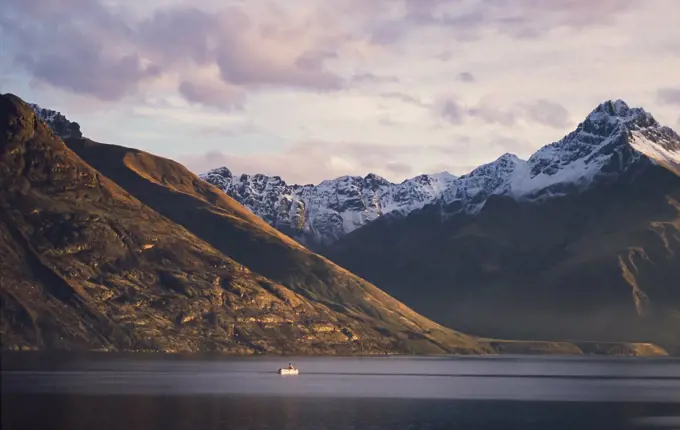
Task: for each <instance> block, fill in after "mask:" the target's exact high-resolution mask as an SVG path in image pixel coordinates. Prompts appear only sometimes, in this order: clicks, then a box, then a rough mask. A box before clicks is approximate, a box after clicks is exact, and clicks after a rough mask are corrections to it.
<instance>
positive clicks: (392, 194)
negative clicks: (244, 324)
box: [201, 167, 456, 248]
mask: <svg viewBox="0 0 680 430" xmlns="http://www.w3.org/2000/svg"><path fill="white" fill-rule="evenodd" d="M201 178H203V179H204V180H206V181H207V182H210V183H211V184H213V185H215V186H216V187H218V188H220V189H221V190H222V191H224V192H225V193H227V194H229V195H230V196H231V197H233V198H234V199H236V200H237V201H238V202H239V203H241V204H243V205H244V206H246V207H247V208H249V209H250V210H251V211H253V213H254V214H256V215H257V216H259V217H260V218H262V219H264V220H265V221H266V222H267V223H269V224H270V225H272V226H274V227H275V228H277V229H278V230H280V231H282V232H284V233H285V234H287V235H289V236H290V237H293V238H295V239H297V240H298V241H299V242H301V243H303V244H305V245H307V246H309V247H311V248H318V247H319V246H323V245H330V244H331V243H333V242H335V241H336V240H338V239H339V238H341V237H343V236H344V235H346V234H348V233H350V232H352V231H354V230H356V229H357V228H359V227H362V226H364V225H365V224H366V223H368V222H370V221H373V220H375V219H377V218H378V217H380V216H382V215H385V214H388V213H391V214H393V215H396V214H401V215H406V214H408V213H410V212H412V211H414V210H416V209H420V208H422V207H424V206H426V205H428V204H430V203H432V202H433V201H435V200H437V199H439V198H440V197H441V196H442V193H443V192H444V190H445V189H447V187H448V186H449V185H450V184H451V183H452V182H453V181H454V180H455V179H456V177H455V176H453V175H451V174H449V173H447V172H443V173H438V174H432V175H420V176H416V177H415V178H412V179H408V180H405V181H403V182H401V183H399V184H395V183H392V182H390V181H388V180H387V179H385V178H382V177H380V176H378V175H376V174H373V173H370V174H368V175H366V177H361V176H342V177H340V178H337V179H333V180H327V181H323V182H322V183H320V184H318V185H288V184H287V183H286V182H285V181H283V180H282V179H281V178H280V177H279V176H265V175H262V174H255V175H247V174H241V175H239V176H234V175H232V173H231V172H230V171H229V169H228V168H226V167H221V168H218V169H213V170H211V171H209V172H208V173H206V174H203V175H201Z"/></svg>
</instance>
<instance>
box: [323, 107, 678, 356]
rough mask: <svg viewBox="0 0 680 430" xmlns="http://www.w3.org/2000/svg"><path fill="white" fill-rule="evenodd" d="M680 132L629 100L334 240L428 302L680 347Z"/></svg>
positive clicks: (522, 332) (363, 265)
mask: <svg viewBox="0 0 680 430" xmlns="http://www.w3.org/2000/svg"><path fill="white" fill-rule="evenodd" d="M678 174H680V136H678V135H677V134H676V133H675V132H674V131H673V130H671V129H670V128H668V127H664V126H661V125H660V124H659V123H658V122H657V121H656V120H655V119H654V118H653V117H652V116H651V115H650V114H649V113H647V112H645V111H644V110H643V109H640V108H630V107H629V106H628V105H626V104H625V103H624V102H623V101H620V100H618V101H613V102H606V103H603V104H601V105H599V106H598V107H597V108H596V109H595V110H594V111H593V112H591V113H590V114H589V115H588V117H587V118H586V119H585V120H584V121H583V122H582V123H581V124H579V125H578V127H577V128H576V130H575V131H574V132H572V133H570V134H568V135H567V136H565V137H564V138H563V139H561V140H560V141H558V142H555V143H553V144H550V145H547V146H545V147H543V148H542V149H540V150H539V151H537V152H536V153H535V154H534V155H533V156H531V157H530V158H529V160H527V161H523V160H520V159H518V158H517V157H515V156H513V155H509V154H506V155H504V156H502V157H500V158H499V159H498V160H496V161H494V162H492V163H489V164H487V165H484V166H481V167H479V168H477V169H475V170H474V171H472V172H471V173H470V174H468V175H464V176H461V177H460V178H457V179H456V180H455V181H452V182H451V183H450V184H449V186H448V188H447V189H446V190H445V191H444V192H443V195H442V198H441V199H440V200H439V201H437V202H435V203H433V204H431V205H429V206H427V207H425V208H424V209H422V210H420V211H415V212H412V213H411V214H409V215H408V216H406V217H401V218H396V217H385V218H381V219H379V220H376V221H374V222H372V223H370V224H368V225H366V226H365V227H362V228H361V229H359V230H357V231H355V232H353V233H351V234H349V235H347V236H345V237H344V238H341V239H340V240H339V241H337V242H335V243H333V244H332V245H331V246H330V247H328V248H326V249H325V250H322V253H324V254H325V255H327V256H329V257H330V258H331V259H332V260H333V261H336V262H337V263H339V264H341V265H343V266H344V267H347V268H348V269H350V270H352V271H353V272H354V273H356V274H358V275H359V276H361V277H363V278H364V279H367V280H368V281H370V282H373V283H374V284H376V285H377V286H378V287H380V288H382V289H384V290H385V291H387V292H388V293H390V294H392V295H394V296H395V297H396V298H398V299H399V300H402V301H403V302H405V303H406V304H408V305H409V306H412V307H413V308H414V309H415V310H416V311H418V312H420V313H422V314H424V315H426V316H428V317H430V318H433V319H434V320H436V321H438V322H440V323H442V324H444V325H447V326H449V327H454V328H456V329H460V330H466V331H468V332H471V333H474V334H477V335H482V336H495V337H505V338H513V339H517V338H523V339H528V338H532V339H551V340H568V339H589V340H615V341H656V342H660V343H661V344H663V345H665V346H666V347H667V348H669V349H670V350H671V351H674V352H675V353H680V257H679V256H680V177H679V176H678Z"/></svg>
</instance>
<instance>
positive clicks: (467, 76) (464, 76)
mask: <svg viewBox="0 0 680 430" xmlns="http://www.w3.org/2000/svg"><path fill="white" fill-rule="evenodd" d="M456 79H458V80H459V81H461V82H474V81H475V76H474V75H473V74H472V73H470V72H461V73H459V74H458V76H456Z"/></svg>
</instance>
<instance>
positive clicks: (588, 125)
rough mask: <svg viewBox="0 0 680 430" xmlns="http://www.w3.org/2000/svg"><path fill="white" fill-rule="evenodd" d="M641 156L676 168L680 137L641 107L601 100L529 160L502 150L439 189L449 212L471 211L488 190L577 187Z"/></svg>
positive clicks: (532, 194)
mask: <svg viewBox="0 0 680 430" xmlns="http://www.w3.org/2000/svg"><path fill="white" fill-rule="evenodd" d="M641 159H645V160H650V161H651V162H654V163H656V164H661V165H664V166H666V167H668V168H670V169H671V170H673V171H676V172H678V171H680V138H678V136H677V134H675V132H673V131H672V130H670V129H669V128H667V127H662V126H660V125H659V123H658V122H656V120H655V119H654V118H653V117H652V116H651V115H650V114H649V113H647V112H646V111H645V110H644V109H642V108H636V107H633V108H631V107H630V106H628V104H626V102H624V101H623V100H616V101H606V102H604V103H601V104H600V105H599V106H598V107H597V108H595V110H593V111H592V112H591V113H590V114H589V115H588V116H587V117H586V119H585V121H583V122H582V123H581V124H579V125H578V127H577V128H576V130H574V131H573V132H571V133H569V134H568V135H567V136H565V137H564V138H562V139H561V140H559V141H557V142H554V143H551V144H549V145H546V146H544V147H543V148H541V149H539V150H538V151H536V152H535V153H534V154H533V155H532V156H531V157H530V158H529V160H527V161H524V160H521V159H519V158H518V157H517V156H515V155H513V154H504V155H502V156H501V157H499V158H498V159H497V160H496V161H493V162H492V163H489V164H485V165H483V166H480V167H478V168H477V169H475V170H473V171H472V172H471V173H470V174H468V175H464V176H461V177H460V178H458V180H456V181H453V182H452V183H451V185H450V186H449V188H448V189H447V190H445V191H444V193H443V203H445V204H448V205H451V207H452V208H453V209H452V210H453V211H454V212H457V211H465V212H468V213H476V212H478V211H479V210H481V208H482V207H483V206H484V204H485V203H486V200H487V199H488V197H489V196H491V195H508V196H511V197H513V198H516V199H522V200H542V199H545V198H550V197H555V196H561V195H565V194H568V193H572V192H581V191H583V190H584V189H586V188H588V187H589V186H590V185H591V184H592V183H594V182H598V181H600V180H608V179H611V178H613V177H616V176H617V175H618V174H620V173H621V172H623V171H626V170H627V169H628V168H630V167H631V166H633V165H635V163H637V162H639V160H641ZM449 212H450V211H449Z"/></svg>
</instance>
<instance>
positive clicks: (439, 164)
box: [0, 0, 680, 183]
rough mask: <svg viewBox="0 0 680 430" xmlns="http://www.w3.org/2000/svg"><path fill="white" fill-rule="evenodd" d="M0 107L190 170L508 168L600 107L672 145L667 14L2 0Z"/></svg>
mask: <svg viewBox="0 0 680 430" xmlns="http://www.w3.org/2000/svg"><path fill="white" fill-rule="evenodd" d="M2 9H3V10H2V13H1V14H0V92H2V93H6V92H11V93H14V94H16V95H18V96H20V97H22V98H23V99H24V100H26V101H29V102H34V103H38V104H40V105H41V106H43V107H47V108H50V109H54V110H58V111H61V112H62V113H64V114H65V115H66V117H67V118H69V119H70V120H72V121H77V122H78V123H79V124H80V125H81V129H82V131H83V133H84V135H86V136H87V137H89V138H92V139H93V140H97V141H100V142H106V143H115V144H118V145H124V146H129V147H134V148H139V149H142V150H145V151H148V152H151V153H154V154H157V155H161V156H164V157H168V158H172V159H175V160H177V161H179V162H181V163H183V164H185V165H186V166H187V167H189V168H190V169H191V170H192V171H194V172H196V173H203V172H206V171H207V170H209V169H211V168H215V167H220V166H227V167H228V168H229V169H230V170H232V171H233V172H235V173H264V174H269V175H279V176H281V177H282V178H283V179H284V180H286V181H287V182H289V183H318V182H320V181H322V180H324V179H332V178H335V177H338V176H342V175H366V174H367V173H369V172H373V173H377V174H379V175H382V176H384V177H385V178H387V179H390V180H392V181H401V180H403V179H405V178H408V177H412V176H415V175H418V174H421V173H436V172H441V171H448V172H451V173H453V174H456V175H460V174H465V173H467V172H469V171H470V170H472V169H473V168H474V167H476V166H478V165H480V164H483V163H486V162H490V161H493V160H494V159H496V158H497V157H499V156H501V155H502V154H504V153H506V152H511V153H514V154H517V155H518V156H520V157H522V158H527V157H528V156H529V155H531V153H533V152H534V151H535V150H536V149H538V148H540V147H541V146H543V145H545V144H548V143H550V142H553V141H556V140H559V139H560V138H561V137H562V136H564V135H565V134H567V133H568V132H569V131H571V130H573V129H574V128H575V127H576V126H577V125H578V123H579V122H580V121H582V120H583V119H584V118H585V116H586V115H587V114H588V113H589V112H590V111H592V110H593V109H594V108H595V107H596V106H597V105H598V104H599V103H600V102H602V101H605V100H610V99H623V100H625V101H626V102H627V103H628V104H629V105H631V106H641V107H644V108H645V109H646V110H647V111H649V112H651V113H652V114H653V115H654V117H655V118H656V119H657V120H658V121H659V122H661V123H662V124H665V125H668V126H671V127H673V128H675V129H676V130H680V25H678V24H679V23H680V2H679V1H678V0H644V1H643V0H192V1H184V0H145V1H144V2H140V1H132V0H129V1H123V0H2Z"/></svg>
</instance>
